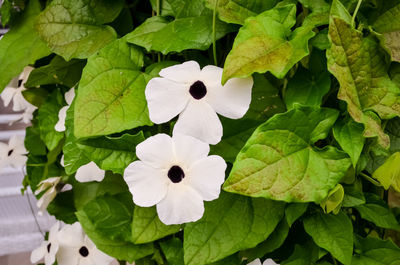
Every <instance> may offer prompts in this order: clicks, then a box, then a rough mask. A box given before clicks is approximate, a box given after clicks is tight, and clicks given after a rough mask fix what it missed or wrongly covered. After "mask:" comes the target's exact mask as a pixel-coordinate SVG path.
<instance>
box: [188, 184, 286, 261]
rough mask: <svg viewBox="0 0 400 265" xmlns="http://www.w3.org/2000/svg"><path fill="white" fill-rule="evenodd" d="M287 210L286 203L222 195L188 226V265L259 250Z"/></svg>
mask: <svg viewBox="0 0 400 265" xmlns="http://www.w3.org/2000/svg"><path fill="white" fill-rule="evenodd" d="M283 210H284V204H283V203H279V202H275V201H270V200H265V199H262V198H257V199H254V198H248V197H244V196H238V195H234V194H229V193H225V192H222V193H221V195H220V197H219V198H218V199H217V200H215V201H212V202H206V203H205V212H204V215H203V218H202V219H200V220H199V221H197V222H196V223H189V224H187V225H186V226H185V231H184V241H183V248H184V253H185V254H184V258H185V264H186V265H192V264H196V265H203V264H208V263H211V262H215V261H218V260H220V259H222V258H224V257H226V256H228V255H230V254H232V253H235V252H237V251H239V250H243V249H247V248H252V247H255V246H256V245H257V244H258V243H260V242H262V241H264V240H265V239H266V238H267V237H268V236H269V235H270V234H271V233H272V232H273V231H274V229H275V227H276V226H277V224H278V223H279V221H280V220H281V218H282V216H283ZM221 239H223V240H221Z"/></svg>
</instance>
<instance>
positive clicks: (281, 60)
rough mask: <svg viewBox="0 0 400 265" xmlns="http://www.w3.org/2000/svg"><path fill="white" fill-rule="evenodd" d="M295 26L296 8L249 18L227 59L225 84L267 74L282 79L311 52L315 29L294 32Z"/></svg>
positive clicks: (293, 6) (301, 29) (276, 8)
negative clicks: (252, 75)
mask: <svg viewBox="0 0 400 265" xmlns="http://www.w3.org/2000/svg"><path fill="white" fill-rule="evenodd" d="M295 23H296V6H295V5H286V6H283V7H275V8H273V9H271V10H268V11H265V12H263V13H261V14H260V15H258V16H256V17H250V18H248V19H247V20H246V22H245V23H244V25H243V27H242V28H241V29H240V30H239V33H238V35H237V37H236V38H235V42H234V43H233V47H232V50H231V51H230V52H229V54H228V57H227V58H226V61H225V65H224V72H223V75H222V83H223V84H224V83H226V81H227V80H228V79H230V78H233V77H248V76H250V75H251V74H253V73H255V72H257V73H265V72H267V71H270V72H271V73H272V74H273V75H275V76H276V77H277V78H283V77H284V76H285V75H286V73H287V72H288V71H289V70H290V68H292V67H293V65H295V64H296V63H297V62H298V61H300V60H301V59H302V58H303V57H304V56H306V55H307V54H308V53H309V51H308V40H309V39H310V38H311V37H313V36H314V34H315V33H314V32H313V31H312V30H311V29H312V28H310V27H304V26H303V27H298V28H296V29H295V30H294V31H293V32H291V31H290V29H291V28H292V27H293V26H294V24H295Z"/></svg>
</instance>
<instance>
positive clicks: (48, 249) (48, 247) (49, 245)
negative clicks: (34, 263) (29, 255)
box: [47, 243, 51, 253]
mask: <svg viewBox="0 0 400 265" xmlns="http://www.w3.org/2000/svg"><path fill="white" fill-rule="evenodd" d="M50 248H51V243H49V244H47V252H48V253H50Z"/></svg>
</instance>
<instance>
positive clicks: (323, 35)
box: [310, 28, 331, 50]
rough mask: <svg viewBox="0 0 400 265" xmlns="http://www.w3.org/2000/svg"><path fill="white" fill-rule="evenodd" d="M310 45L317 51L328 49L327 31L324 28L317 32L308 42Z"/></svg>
mask: <svg viewBox="0 0 400 265" xmlns="http://www.w3.org/2000/svg"><path fill="white" fill-rule="evenodd" d="M310 44H311V45H312V46H314V47H315V48H317V49H319V50H326V49H329V47H331V43H330V42H329V39H328V29H327V28H325V29H323V30H321V31H320V32H318V33H317V35H315V37H313V38H312V39H311V40H310Z"/></svg>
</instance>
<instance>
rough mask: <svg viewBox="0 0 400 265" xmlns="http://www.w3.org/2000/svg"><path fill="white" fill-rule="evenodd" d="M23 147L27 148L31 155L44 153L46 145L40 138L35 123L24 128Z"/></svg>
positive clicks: (45, 152)
mask: <svg viewBox="0 0 400 265" xmlns="http://www.w3.org/2000/svg"><path fill="white" fill-rule="evenodd" d="M24 144H25V148H26V149H27V150H29V153H30V154H33V155H46V154H47V150H46V145H45V144H44V142H43V141H42V139H40V132H39V127H38V126H37V125H35V126H34V125H32V126H30V127H27V128H26V134H25V140H24Z"/></svg>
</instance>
